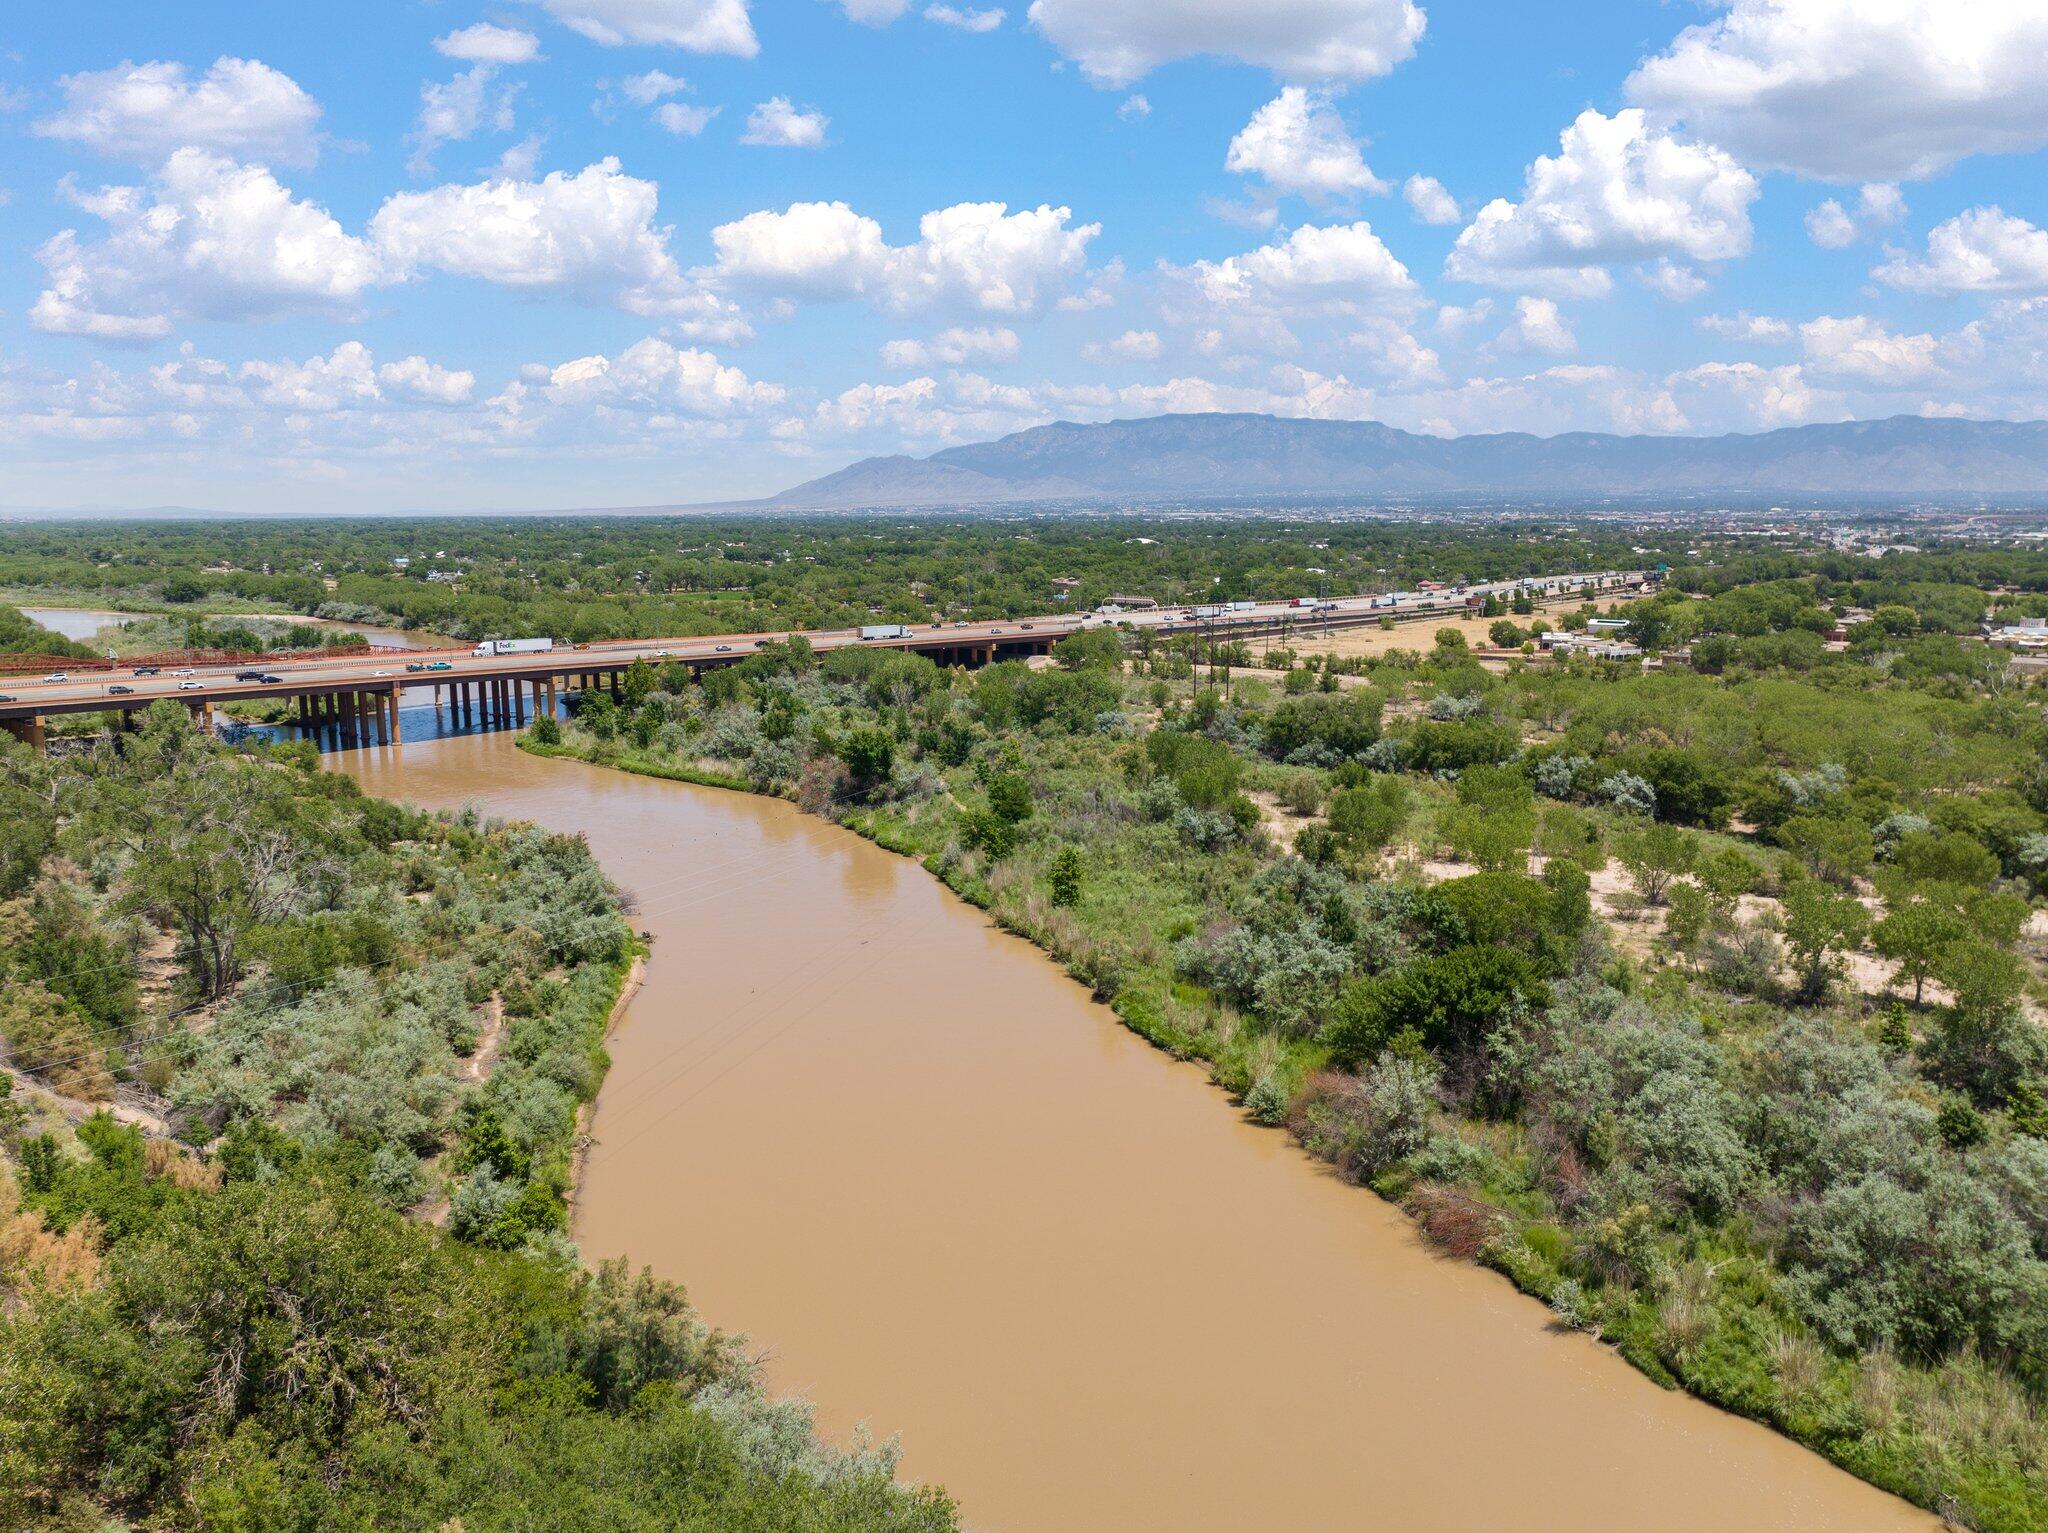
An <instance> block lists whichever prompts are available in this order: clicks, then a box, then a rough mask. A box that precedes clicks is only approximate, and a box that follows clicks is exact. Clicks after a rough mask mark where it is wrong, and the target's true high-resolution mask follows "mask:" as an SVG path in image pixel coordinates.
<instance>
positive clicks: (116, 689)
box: [107, 686, 135, 697]
mask: <svg viewBox="0 0 2048 1533" xmlns="http://www.w3.org/2000/svg"><path fill="white" fill-rule="evenodd" d="M134 695H135V689H134V688H133V687H122V686H113V687H109V688H107V696H109V697H133V696H134Z"/></svg>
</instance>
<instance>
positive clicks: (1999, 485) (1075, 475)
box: [770, 415, 2048, 508]
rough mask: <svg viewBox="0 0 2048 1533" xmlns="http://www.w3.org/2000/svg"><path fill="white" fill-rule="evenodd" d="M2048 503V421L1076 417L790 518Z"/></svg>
mask: <svg viewBox="0 0 2048 1533" xmlns="http://www.w3.org/2000/svg"><path fill="white" fill-rule="evenodd" d="M1660 492H1687V493H1708V494H1713V493H1731V494H1732V493H1743V494H1765V495H1769V494H1778V493H1788V494H1789V493H1803V494H1826V493H1831V492H1843V493H1851V494H1858V493H1860V494H1883V495H1911V496H1939V495H1944V494H1971V495H2031V494H2048V421H2024V422H2013V421H1967V420H1927V419H1923V418H1922V417H1920V416H1917V415H1899V416H1894V417H1893V418H1891V419H1890V420H1881V421H1846V422H1843V423H1841V424H1839V425H1828V426H1793V427H1788V428H1787V429H1785V430H1782V431H1766V432H1763V433H1760V434H1758V435H1755V436H1735V435H1731V436H1716V437H1683V436H1610V435H1605V434H1603V433H1599V432H1589V431H1575V432H1571V433H1568V434H1567V435H1564V436H1553V437H1537V436H1528V435H1524V434H1522V433H1520V432H1508V433H1502V434H1498V435H1491V436H1464V437H1429V436H1417V435H1416V434H1414V433H1413V432H1409V431H1397V430H1395V429H1394V428H1393V427H1392V426H1382V425H1379V424H1378V423H1376V422H1373V421H1320V420H1284V419H1281V418H1279V417H1276V416H1271V415H1157V416H1152V417H1150V418H1148V419H1145V420H1130V421H1108V422H1105V423H1103V424H1101V425H1095V426H1083V425H1075V424H1072V423H1070V422H1061V423H1059V424H1056V425H1051V426H1038V427H1034V428H1033V429H1032V430H1029V431H1019V432H1017V433H1016V434H1014V435H1012V436H1006V437H1004V438H1002V439H1001V440H1000V441H996V442H984V443H981V444H979V445H977V446H972V447H950V448H947V449H946V450H945V451H944V452H939V453H934V454H932V456H930V457H929V458H906V457H890V458H869V459H866V460H865V461H863V462H860V463H856V464H853V465H852V466H851V467H849V468H844V469H841V470H840V471H839V472H838V473H836V474H827V475H826V476H825V477H824V478H822V479H813V480H812V481H811V482H810V483H808V484H800V485H798V486H797V487H796V488H795V489H793V490H786V491H784V492H783V493H782V494H781V495H778V496H776V497H775V499H774V500H773V501H772V502H770V504H774V505H784V506H792V507H797V506H801V507H825V508H829V507H851V506H915V505H933V504H939V503H955V504H977V503H988V502H1000V501H1020V500H1066V499H1077V500H1078V499H1091V498H1125V497H1149V496H1172V497H1191V498H1192V497H1200V496H1212V495H1227V496H1262V495H1275V496H1278V495H1352V494H1390V495H1433V494H1462V493H1476V494H1503V495H1553V494H1571V493H1587V494H1602V495H1649V494H1657V493H1660Z"/></svg>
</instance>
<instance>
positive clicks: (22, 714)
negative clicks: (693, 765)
mask: <svg viewBox="0 0 2048 1533" xmlns="http://www.w3.org/2000/svg"><path fill="white" fill-rule="evenodd" d="M1654 579H1655V577H1654V576H1653V575H1652V574H1651V573H1650V572H1647V571H1640V570H1635V571H1621V570H1607V571H1601V572H1598V573H1592V574H1579V575H1553V576H1544V577H1536V578H1532V579H1529V580H1506V581H1493V582H1489V583H1486V584H1482V585H1471V586H1464V587H1460V588H1456V589H1446V590H1430V591H1414V592H1399V593H1391V594H1383V595H1378V596H1352V597H1338V598H1333V599H1332V600H1330V601H1328V602H1325V603H1321V604H1319V605H1317V606H1315V607H1313V608H1311V607H1306V606H1296V605H1293V604H1292V603H1284V602H1259V603H1252V604H1249V605H1242V604H1240V605H1237V606H1234V607H1231V608H1229V609H1227V610H1213V609H1210V608H1207V607H1204V608H1201V609H1190V608H1186V607H1165V608H1160V609H1158V610H1155V611H1142V612H1139V611H1131V612H1120V613H1117V614H1114V615H1113V616H1111V615H1104V614H1099V613H1078V614H1077V613H1063V614H1060V615H1058V616H1051V617H1034V618H1024V619H1017V620H1012V619H1006V620H1003V621H999V622H987V623H981V622H974V623H933V624H929V625H926V624H917V625H914V626H910V627H909V628H908V631H907V632H905V633H904V634H902V635H901V636H897V637H890V638H876V639H863V638H862V637H861V636H860V633H861V631H860V630H859V629H853V628H848V629H832V630H824V631H815V632H806V633H804V634H802V637H803V638H805V639H807V640H809V641H810V644H811V647H812V648H813V649H814V650H816V651H818V652H820V653H826V652H829V651H831V650H835V649H845V648H858V649H904V650H910V651H913V652H915V653H918V654H922V655H926V656H929V657H930V658H931V659H932V660H934V661H937V662H938V663H939V664H941V665H963V666H973V665H987V664H991V663H993V662H995V661H998V660H1015V659H1022V658H1024V657H1027V656H1030V655H1042V654H1045V653H1047V652H1048V651H1050V650H1051V648H1052V646H1053V645H1054V644H1056V643H1058V642H1059V641H1060V640H1061V639H1063V638H1065V637H1066V636H1067V635H1068V634H1071V633H1078V632H1080V631H1082V630H1083V629H1088V628H1097V627H1104V626H1109V625H1111V624H1114V625H1116V626H1117V627H1119V628H1125V629H1129V630H1133V631H1138V632H1143V631H1146V630H1150V631H1153V632H1156V633H1160V634H1163V635H1174V636H1186V635H1192V636H1194V637H1196V638H1197V640H1198V641H1199V642H1202V643H1209V642H1215V643H1227V642H1230V641H1232V640H1236V639H1252V638H1272V637H1280V638H1295V637H1298V638H1301V639H1304V640H1306V639H1308V638H1310V637H1311V636H1312V635H1314V634H1317V633H1322V632H1325V631H1328V630H1331V629H1336V628H1345V627H1354V628H1355V627H1362V626H1367V625H1370V624H1376V623H1379V622H1382V621H1385V620H1392V621H1394V622H1396V623H1412V622H1421V621H1425V620H1427V619H1430V618H1437V619H1442V618H1445V617H1450V616H1457V615H1463V614H1465V613H1468V612H1469V611H1471V610H1472V608H1473V607H1474V606H1476V605H1477V604H1478V603H1480V602H1483V601H1484V600H1485V599H1486V598H1487V597H1488V596H1497V597H1502V598H1506V597H1510V596H1514V595H1523V594H1526V595H1529V596H1530V597H1531V598H1532V599H1533V600H1535V601H1537V602H1540V603H1551V602H1558V601H1567V602H1569V601H1576V600H1579V599H1581V598H1585V597H1590V596H1593V595H1609V594H1615V595H1618V594H1624V593H1627V592H1631V591H1637V590H1641V589H1642V588H1643V587H1644V586H1646V585H1648V584H1651V583H1652V582H1653V581H1654ZM1196 612H1199V614H1200V615H1191V614H1193V613H1196ZM796 636H797V635H795V634H792V633H769V634H758V633H748V634H714V635H710V636H708V637H702V638H687V639H628V640H617V641H610V642H604V643H595V644H579V645H557V646H555V647H554V648H553V649H551V650H548V651H545V652H543V653H538V654H510V655H478V654H474V653H472V652H471V651H470V650H467V649H446V650H381V651H376V652H374V653H371V654H367V655H365V654H350V655H346V656H341V657H329V656H324V655H323V656H318V657H300V658H294V659H290V660H284V659H272V660H250V661H244V662H240V663H234V662H226V661H209V662H204V663H198V662H195V663H192V664H188V665H183V666H172V665H166V666H164V667H163V668H162V669H161V670H157V671H156V673H155V674H148V672H149V671H151V670H154V669H155V668H154V667H142V668H141V672H142V673H140V674H139V673H138V668H137V666H135V665H119V666H116V667H114V668H113V669H95V670H93V671H91V672H89V673H88V672H81V673H80V674H77V675H69V674H67V673H66V672H65V671H64V670H63V666H64V661H63V660H62V659H60V658H53V659H52V661H51V666H52V671H51V674H49V675H47V676H44V677H39V678H31V677H25V676H24V677H6V678H0V728H4V729H6V730H7V731H8V732H9V733H10V734H12V735H14V736H15V737H16V738H17V739H20V740H24V741H26V742H28V743H29V744H31V745H33V746H34V747H35V748H36V749H38V750H43V749H46V748H47V745H48V738H49V729H48V726H49V721H50V720H51V719H52V718H55V717H58V716H60V715H64V714H76V713H110V714H114V715H116V717H117V722H118V724H119V727H122V728H131V727H133V726H134V723H135V716H136V715H137V714H138V713H139V712H141V711H142V710H143V709H145V708H148V707H149V706H150V705H151V704H152V703H155V702H158V701H160V700H162V699H164V698H170V699H172V700H174V701H176V702H180V703H183V704H184V705H185V706H186V707H188V708H189V709H190V710H191V711H192V715H193V717H194V718H195V719H196V720H198V721H199V722H200V723H201V725H202V726H204V727H207V728H209V729H210V728H212V727H213V726H214V724H215V722H216V714H217V710H219V709H220V708H221V706H222V705H223V704H226V703H232V702H246V701H255V700H270V699H274V698H279V697H282V698H286V699H290V700H291V701H292V702H293V703H294V705H295V707H294V713H295V719H294V722H296V723H297V724H298V725H300V726H301V727H304V728H307V729H316V730H318V729H335V730H338V731H339V732H340V733H341V734H342V736H343V737H344V738H352V739H356V740H360V741H362V742H363V743H383V744H397V743H398V742H399V740H400V725H399V704H400V700H401V699H402V698H403V697H404V696H405V695H406V694H407V693H409V692H414V693H416V692H420V691H423V690H427V689H431V695H432V698H433V701H434V702H435V703H436V704H437V705H443V704H445V706H447V707H449V708H450V709H452V710H453V712H454V714H455V717H456V718H457V720H458V721H460V722H468V721H472V720H479V721H485V722H491V723H495V724H500V725H504V724H512V725H517V724H521V723H524V722H525V720H526V719H527V718H528V717H532V716H537V715H539V714H541V713H552V712H553V711H555V708H556V705H557V702H558V699H559V697H560V695H561V693H562V692H564V691H580V690H588V689H590V688H594V687H595V688H607V689H610V690H612V691H613V692H615V693H616V692H617V691H618V689H619V688H620V686H621V685H622V683H623V681H624V677H625V673H626V670H627V668H628V667H630V666H632V665H633V664H634V663H635V662H636V661H647V662H650V663H653V664H678V665H684V666H687V667H688V668H689V670H690V672H691V674H692V675H701V674H702V673H703V672H705V671H707V670H712V669H716V668H717V667H720V666H725V665H736V664H738V663H739V662H740V661H742V660H745V659H746V658H747V657H748V656H750V655H752V654H754V653H755V652H756V650H758V649H759V648H760V647H762V646H763V645H766V644H768V643H771V642H773V641H775V640H778V639H788V638H793V637H796ZM238 671H239V672H259V673H260V674H262V675H264V676H268V677H274V678H275V679H274V680H270V681H257V680H238V679H236V673H237V672H238Z"/></svg>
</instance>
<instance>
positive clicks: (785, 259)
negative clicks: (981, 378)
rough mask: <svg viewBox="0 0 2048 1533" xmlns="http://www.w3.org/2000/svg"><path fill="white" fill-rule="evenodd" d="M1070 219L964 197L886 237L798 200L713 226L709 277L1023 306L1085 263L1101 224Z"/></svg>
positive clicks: (1063, 211) (925, 300)
mask: <svg viewBox="0 0 2048 1533" xmlns="http://www.w3.org/2000/svg"><path fill="white" fill-rule="evenodd" d="M1072 218H1073V213H1072V211H1071V210H1070V209H1067V208H1054V207H1046V206H1040V207H1038V208H1033V209H1024V210H1020V211H1018V212H1015V213H1012V212H1010V211H1009V209H1008V207H1007V206H1006V205H1005V204H1003V203H1000V202H963V203H960V204H957V205H956V206H953V207H950V208H941V209H938V210H936V211H934V212H930V213H927V214H925V215H924V217H923V218H922V219H920V220H919V222H918V239H917V242H916V243H915V244H911V245H890V244H889V243H888V242H887V241H886V240H885V239H884V238H883V236H882V227H881V225H880V224H878V223H876V222H875V221H874V220H873V219H872V218H868V217H865V216H864V215H862V214H859V213H856V212H855V211H854V210H853V209H852V208H850V207H848V206H847V205H846V204H845V203H843V202H799V203H794V204H792V205H791V206H790V207H788V208H787V209H785V210H784V211H782V212H779V213H778V212H773V211H768V210H764V211H761V212H758V213H749V214H748V215H747V216H746V217H745V218H741V219H736V220H734V221H733V222H732V223H728V224H721V225H719V226H718V227H717V228H716V229H713V230H712V231H711V241H712V245H713V247H714V248H715V250H716V251H717V261H716V264H715V265H714V266H713V267H712V268H711V271H710V273H709V274H708V275H709V276H710V277H712V278H713V279H715V280H717V281H719V282H722V283H729V284H735V285H739V286H743V287H749V288H753V289H756V290H759V291H763V292H767V293H771V294H775V295H779V296H785V297H791V298H813V299H833V298H865V299H867V300H868V301H869V302H871V303H874V304H875V305H877V306H878V307H881V308H884V309H890V310H897V311H902V310H909V309H915V308H920V307H925V306H929V305H948V304H950V305H954V306H959V307H967V308H973V309H979V310H982V311H984V312H987V313H991V314H1023V313H1029V312H1031V311H1033V310H1035V309H1036V308H1037V307H1038V306H1039V305H1040V303H1041V302H1042V301H1043V300H1044V299H1045V298H1046V297H1047V296H1048V295H1050V294H1052V293H1054V292H1056V291H1057V290H1058V289H1060V288H1062V287H1064V286H1065V284H1066V281H1067V279H1068V278H1069V277H1071V276H1072V275H1074V274H1075V273H1077V272H1078V271H1080V270H1081V269H1082V267H1083V266H1084V264H1085V262H1086V259H1087V247H1088V242H1089V241H1090V240H1091V239H1093V238H1094V237H1095V236H1096V235H1097V234H1099V233H1100V232H1101V226H1100V225H1099V224H1083V225H1080V226H1079V227H1072V226H1071V220H1072Z"/></svg>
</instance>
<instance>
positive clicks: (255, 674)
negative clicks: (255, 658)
mask: <svg viewBox="0 0 2048 1533" xmlns="http://www.w3.org/2000/svg"><path fill="white" fill-rule="evenodd" d="M262 679H263V673H262V672H261V671H237V672H235V680H237V681H261V680H262Z"/></svg>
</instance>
